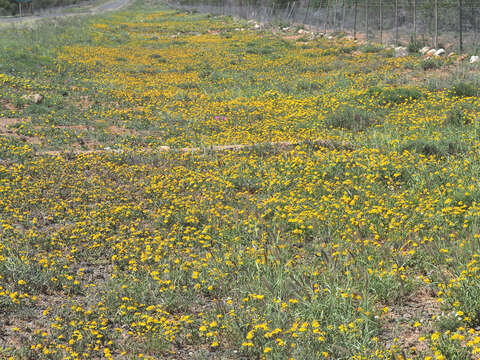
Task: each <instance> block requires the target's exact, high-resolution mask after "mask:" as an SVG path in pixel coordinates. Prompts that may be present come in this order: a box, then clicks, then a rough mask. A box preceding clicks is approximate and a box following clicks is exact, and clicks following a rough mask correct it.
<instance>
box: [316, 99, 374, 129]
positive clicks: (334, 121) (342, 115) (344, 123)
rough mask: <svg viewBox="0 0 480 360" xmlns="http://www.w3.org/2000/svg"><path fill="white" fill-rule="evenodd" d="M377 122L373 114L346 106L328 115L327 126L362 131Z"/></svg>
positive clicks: (355, 107)
mask: <svg viewBox="0 0 480 360" xmlns="http://www.w3.org/2000/svg"><path fill="white" fill-rule="evenodd" d="M375 122H376V117H375V115H374V114H373V113H371V112H369V111H367V110H365V109H362V108H360V107H357V106H354V105H350V104H348V105H344V106H341V107H340V108H338V109H337V110H336V111H334V112H332V113H330V114H329V115H327V117H326V119H325V124H326V125H327V126H329V127H332V128H341V129H346V130H352V131H361V130H365V129H366V128H368V127H370V126H371V125H373V124H374V123H375Z"/></svg>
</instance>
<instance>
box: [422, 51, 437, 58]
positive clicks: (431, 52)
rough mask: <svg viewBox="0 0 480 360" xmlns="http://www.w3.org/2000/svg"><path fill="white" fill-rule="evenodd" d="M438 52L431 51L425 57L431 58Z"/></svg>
mask: <svg viewBox="0 0 480 360" xmlns="http://www.w3.org/2000/svg"><path fill="white" fill-rule="evenodd" d="M436 52H437V50H436V49H431V50H428V51H427V53H426V54H425V55H426V56H428V57H431V56H434V55H435V53H436Z"/></svg>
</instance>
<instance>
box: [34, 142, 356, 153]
mask: <svg viewBox="0 0 480 360" xmlns="http://www.w3.org/2000/svg"><path fill="white" fill-rule="evenodd" d="M306 144H311V145H312V146H314V147H324V148H327V149H343V150H354V149H355V147H354V146H353V145H352V144H350V143H337V142H333V141H328V140H321V139H317V140H313V141H297V142H286V141H281V142H267V143H259V144H250V145H213V146H206V147H185V148H172V147H170V146H159V147H157V148H155V149H151V150H149V151H151V152H167V151H171V152H180V153H195V152H209V151H214V152H221V151H240V150H245V149H253V148H256V147H272V148H276V149H287V148H291V147H295V146H299V145H306ZM124 152H125V151H124V150H122V149H110V148H105V149H99V150H73V151H59V150H50V151H39V152H37V153H36V155H37V156H41V155H53V156H57V155H60V156H61V155H64V154H65V155H69V154H73V155H83V154H99V153H119V154H121V153H124Z"/></svg>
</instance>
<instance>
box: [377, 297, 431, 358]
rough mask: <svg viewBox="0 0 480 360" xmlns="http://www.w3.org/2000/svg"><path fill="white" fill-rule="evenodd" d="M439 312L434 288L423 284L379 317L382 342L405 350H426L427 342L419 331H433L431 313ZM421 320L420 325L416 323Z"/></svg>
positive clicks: (414, 351) (422, 332)
mask: <svg viewBox="0 0 480 360" xmlns="http://www.w3.org/2000/svg"><path fill="white" fill-rule="evenodd" d="M439 313H440V303H439V302H438V301H437V298H436V297H435V294H434V293H433V290H431V289H429V288H426V289H422V290H420V291H419V292H417V293H415V294H413V295H411V296H410V297H409V298H408V299H406V300H405V301H404V302H403V303H402V304H398V305H395V306H391V307H390V309H389V312H388V313H387V314H386V316H385V317H384V319H383V321H382V335H381V336H380V338H381V340H382V342H383V343H385V344H387V346H388V347H390V348H391V347H392V346H394V345H395V346H396V347H398V348H399V349H401V350H402V351H405V352H407V353H409V352H412V353H414V354H418V353H419V352H422V351H425V350H427V346H428V344H427V342H426V341H419V340H418V339H419V337H420V336H422V334H425V333H429V332H432V331H433V330H432V316H433V315H438V314H439ZM419 324H420V325H419Z"/></svg>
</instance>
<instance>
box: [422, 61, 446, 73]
mask: <svg viewBox="0 0 480 360" xmlns="http://www.w3.org/2000/svg"><path fill="white" fill-rule="evenodd" d="M442 65H443V62H442V60H441V59H436V58H428V59H425V60H422V62H421V63H420V67H421V68H422V69H423V70H425V71H427V70H431V69H439V68H441V67H442Z"/></svg>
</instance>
